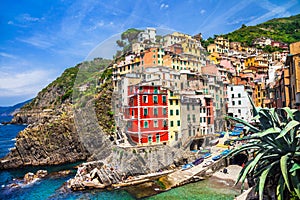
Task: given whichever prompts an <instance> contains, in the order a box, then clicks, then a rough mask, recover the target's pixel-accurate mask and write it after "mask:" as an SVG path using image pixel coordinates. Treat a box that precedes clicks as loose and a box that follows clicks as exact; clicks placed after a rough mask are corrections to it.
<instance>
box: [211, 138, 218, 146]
mask: <svg viewBox="0 0 300 200" xmlns="http://www.w3.org/2000/svg"><path fill="white" fill-rule="evenodd" d="M218 143H219V138H217V139H214V140H211V141H210V142H209V144H210V145H211V146H215V145H216V144H218Z"/></svg>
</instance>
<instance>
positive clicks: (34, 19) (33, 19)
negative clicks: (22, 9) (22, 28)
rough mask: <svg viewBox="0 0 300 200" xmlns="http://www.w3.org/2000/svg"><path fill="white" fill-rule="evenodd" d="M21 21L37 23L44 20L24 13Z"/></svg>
mask: <svg viewBox="0 0 300 200" xmlns="http://www.w3.org/2000/svg"><path fill="white" fill-rule="evenodd" d="M21 19H22V20H23V21H27V22H38V21H41V20H43V19H44V18H38V17H32V16H31V15H30V14H27V13H25V14H23V15H21Z"/></svg>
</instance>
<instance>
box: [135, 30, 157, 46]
mask: <svg viewBox="0 0 300 200" xmlns="http://www.w3.org/2000/svg"><path fill="white" fill-rule="evenodd" d="M155 39H156V29H155V28H146V30H145V31H143V32H140V33H139V34H138V42H144V41H145V40H149V41H151V42H152V43H155Z"/></svg>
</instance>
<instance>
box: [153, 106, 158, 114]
mask: <svg viewBox="0 0 300 200" xmlns="http://www.w3.org/2000/svg"><path fill="white" fill-rule="evenodd" d="M153 115H154V116H157V115H158V109H157V108H153Z"/></svg>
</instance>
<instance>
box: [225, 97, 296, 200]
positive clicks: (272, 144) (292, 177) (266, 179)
mask: <svg viewBox="0 0 300 200" xmlns="http://www.w3.org/2000/svg"><path fill="white" fill-rule="evenodd" d="M252 105H253V111H254V120H256V121H257V126H253V125H251V124H249V123H247V122H245V121H243V120H241V119H237V118H233V117H230V116H228V117H227V119H231V120H234V121H236V122H238V123H243V124H244V125H246V126H247V127H249V129H250V131H251V132H253V134H252V135H251V136H248V137H245V138H243V139H244V140H247V141H248V143H247V144H246V145H243V146H241V147H240V148H237V149H235V150H234V151H233V152H231V153H230V154H229V155H228V156H231V155H236V154H238V153H240V152H243V151H246V152H247V154H253V155H254V157H253V158H252V159H251V160H250V161H248V162H247V163H246V165H245V166H244V168H243V169H242V171H241V172H240V174H239V177H238V180H237V181H236V182H237V183H238V182H239V181H240V180H241V181H242V182H243V183H244V181H245V179H246V178H247V177H248V178H250V179H252V180H254V183H255V185H256V191H258V194H259V199H274V197H275V196H276V199H298V198H300V134H299V133H300V111H299V110H295V109H290V108H283V109H280V110H276V109H274V108H272V109H268V108H255V107H254V104H253V102H252ZM276 111H280V112H279V113H280V114H278V113H277V112H276Z"/></svg>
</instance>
